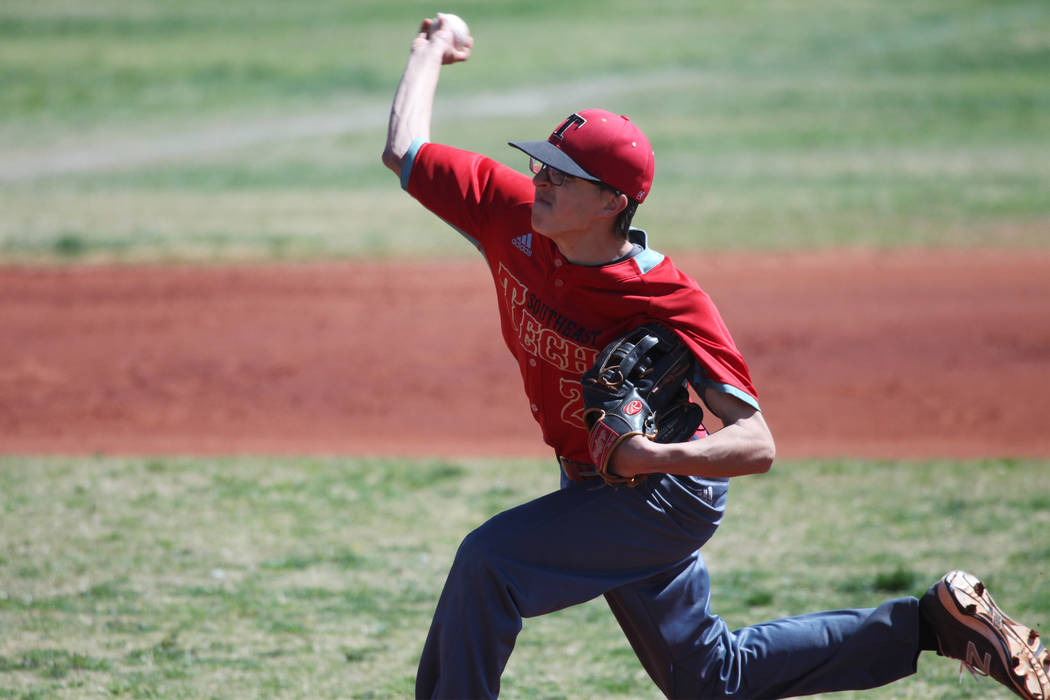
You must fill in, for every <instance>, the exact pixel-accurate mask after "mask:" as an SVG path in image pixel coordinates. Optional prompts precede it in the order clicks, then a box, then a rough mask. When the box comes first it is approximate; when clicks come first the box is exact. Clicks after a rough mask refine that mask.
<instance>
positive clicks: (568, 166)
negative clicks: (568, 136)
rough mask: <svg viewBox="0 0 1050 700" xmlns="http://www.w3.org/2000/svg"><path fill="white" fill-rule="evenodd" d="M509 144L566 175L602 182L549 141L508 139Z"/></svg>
mask: <svg viewBox="0 0 1050 700" xmlns="http://www.w3.org/2000/svg"><path fill="white" fill-rule="evenodd" d="M507 145H508V146H513V147H514V148H517V149H518V150H519V151H524V152H525V153H527V154H528V155H530V156H532V157H533V158H535V159H536V160H538V161H539V162H541V163H544V164H546V165H549V166H551V167H552V168H557V169H558V170H560V171H562V172H563V173H565V174H566V175H572V176H573V177H579V178H583V179H584V180H590V181H592V182H601V178H597V177H595V176H594V175H591V174H590V173H589V172H587V171H586V170H584V169H583V168H581V167H580V166H578V165H576V162H575V161H574V160H573V159H572V158H570V157H569V156H567V155H565V152H564V151H562V150H561V149H560V148H558V147H557V146H555V145H554V144H553V143H551V142H549V141H508V142H507Z"/></svg>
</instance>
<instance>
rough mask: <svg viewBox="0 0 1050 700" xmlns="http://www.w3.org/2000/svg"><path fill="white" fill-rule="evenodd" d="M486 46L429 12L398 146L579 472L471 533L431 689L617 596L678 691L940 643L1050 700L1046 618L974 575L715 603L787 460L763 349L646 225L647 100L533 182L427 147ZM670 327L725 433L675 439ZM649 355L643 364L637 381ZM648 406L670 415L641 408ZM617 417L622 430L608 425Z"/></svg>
mask: <svg viewBox="0 0 1050 700" xmlns="http://www.w3.org/2000/svg"><path fill="white" fill-rule="evenodd" d="M472 46H473V39H472V38H470V37H469V36H467V37H466V38H463V37H462V36H461V37H460V38H459V39H457V37H456V34H455V33H454V32H453V28H452V27H451V22H449V21H446V18H444V17H442V16H441V15H438V17H437V18H436V19H426V20H424V21H423V23H422V27H421V29H420V31H419V33H418V35H417V36H416V37H415V39H414V41H413V42H412V48H411V52H410V56H409V60H408V65H407V67H406V68H405V71H404V74H403V76H402V79H401V82H400V84H399V86H398V88H397V91H396V94H395V97H394V101H393V107H392V111H391V115H390V122H389V132H388V140H387V144H386V149H385V151H384V153H383V162H384V163H385V164H386V165H387V166H388V167H389V168H390V169H391V170H393V171H394V172H395V173H396V174H397V175H398V176H399V177H400V179H401V184H402V187H403V188H404V189H405V190H406V191H407V192H408V193H409V194H410V195H411V196H413V197H414V198H416V199H417V200H418V201H419V202H421V203H422V204H423V205H424V206H426V207H427V208H428V209H430V210H431V211H433V212H434V213H435V214H436V215H437V216H439V217H440V218H441V219H443V220H444V221H446V222H447V223H449V224H450V225H451V226H452V227H453V228H455V229H456V230H457V231H459V232H460V233H461V234H462V235H463V236H464V237H466V238H467V240H469V241H470V242H471V243H472V244H473V245H475V246H476V247H477V248H478V250H479V251H480V252H481V253H482V254H483V256H484V260H485V262H486V263H487V264H488V266H489V268H490V270H491V272H492V276H493V279H494V281H495V285H496V297H497V304H498V307H499V314H500V319H501V324H502V332H503V337H504V340H505V342H506V345H507V347H508V349H509V350H510V352H511V354H512V355H513V356H514V358H515V359H516V360H517V362H518V365H519V367H520V370H521V376H522V380H523V383H524V390H525V394H526V396H527V400H528V401H529V404H530V406H531V409H532V413H533V415H534V417H535V419H536V421H537V423H538V424H539V426H540V428H541V431H542V434H543V439H544V440H545V442H546V443H547V444H548V445H550V447H551V448H552V450H553V452H554V453H555V455H556V456H557V459H558V461H559V463H560V467H561V476H560V480H561V484H560V485H561V488H559V489H557V490H555V491H553V492H552V493H550V494H548V495H546V496H543V497H541V498H539V499H537V500H535V501H532V502H529V503H526V504H523V505H521V506H518V507H516V508H513V509H511V510H509V511H506V512H504V513H501V514H499V515H497V516H495V517H493V518H492V519H491V520H489V521H488V522H486V523H484V524H483V525H481V526H480V527H479V528H478V529H476V530H475V531H474V532H471V533H470V534H468V535H467V536H466V537H465V538H464V540H463V542H462V544H461V546H460V548H459V550H458V552H457V554H456V556H455V560H454V562H453V563H452V567H451V570H450V572H449V575H448V579H447V581H446V583H445V587H444V589H443V591H442V594H441V597H440V599H439V601H438V603H437V608H436V611H435V613H434V618H433V622H432V625H431V628H430V632H429V635H428V637H427V640H426V644H425V647H424V649H423V652H422V658H421V660H420V664H419V669H418V673H417V678H416V694H417V696H419V697H445V698H489V697H496V696H497V695H498V693H499V689H500V676H501V673H502V671H503V669H504V667H505V665H506V663H507V660H508V658H509V657H510V654H511V651H512V649H513V647H514V643H515V639H516V637H517V634H518V633H519V631H520V630H521V626H522V619H523V618H525V617H531V616H536V615H543V614H545V613H549V612H553V611H555V610H559V609H562V608H565V607H568V606H571V605H576V604H578V603H582V602H585V601H588V600H590V599H592V598H595V597H597V596H604V597H605V599H606V600H607V601H608V604H609V607H610V608H611V610H612V613H613V615H614V616H615V618H616V620H617V622H618V623H619V624H620V627H621V628H622V629H623V631H624V633H625V635H626V636H627V639H628V640H629V642H630V644H631V646H632V648H633V649H634V651H635V652H636V654H637V656H638V658H639V659H640V661H641V663H642V665H643V666H644V668H645V670H646V671H647V672H648V673H649V675H650V677H651V678H652V680H653V681H654V682H655V683H656V684H657V685H658V686H659V688H660V689H661V690H662V691H663V693H665V694H666V695H667V696H668V697H694V698H714V697H741V698H759V697H761V698H766V697H783V696H793V695H807V694H812V693H818V692H829V691H837V690H847V689H864V688H871V687H875V686H879V685H882V684H885V683H888V682H891V681H894V680H896V679H899V678H902V677H904V676H907V675H909V674H911V673H913V672H914V671H915V669H916V665H917V658H918V656H919V653H920V651H922V650H931V651H935V652H937V653H939V654H940V655H943V656H948V657H952V658H956V659H960V660H961V661H962V662H963V663H964V664H965V665H966V666H968V667H969V668H971V670H973V671H975V672H976V673H980V674H982V675H989V676H991V677H993V678H995V679H996V680H998V681H999V682H1000V683H1002V684H1004V685H1005V686H1006V687H1007V688H1009V689H1010V690H1012V691H1013V692H1015V693H1016V694H1018V695H1020V696H1021V697H1024V698H1030V699H1035V698H1040V699H1042V700H1048V699H1050V680H1048V678H1047V667H1048V665H1050V658H1048V654H1047V650H1046V649H1045V648H1044V647H1043V646H1042V645H1041V644H1040V642H1039V639H1038V635H1037V634H1036V633H1035V632H1033V631H1031V630H1030V629H1029V628H1027V627H1025V626H1023V625H1021V624H1019V623H1017V622H1015V621H1014V620H1012V619H1010V618H1009V617H1007V616H1006V615H1005V614H1004V613H1003V612H1002V610H1000V609H999V608H998V607H997V606H996V604H995V603H994V602H993V600H992V598H991V596H990V595H989V594H988V592H987V590H986V589H985V587H984V585H983V584H982V583H981V582H980V581H979V580H978V579H977V578H975V577H974V576H972V575H970V574H967V573H963V572H961V571H953V572H950V573H948V574H947V575H945V576H944V577H943V578H942V579H941V580H940V581H938V582H937V583H935V584H934V585H933V586H932V587H931V588H930V590H929V591H928V592H927V594H926V595H925V596H923V598H922V600H921V601H920V600H917V599H915V598H911V597H905V598H898V599H894V600H889V601H887V602H885V603H883V604H882V605H880V606H878V607H876V608H870V609H857V610H837V611H832V612H820V613H813V614H809V615H803V616H799V617H794V618H789V619H783V620H776V621H772V622H766V623H763V624H757V625H753V626H750V627H745V628H742V629H738V630H730V629H729V628H728V626H727V624H726V623H725V622H724V621H723V620H722V619H721V618H720V617H718V616H717V615H716V614H715V613H713V612H712V610H711V607H710V594H711V591H710V585H709V578H708V571H707V568H706V566H705V563H704V559H703V557H702V556H701V553H700V550H701V548H702V546H703V545H704V543H705V542H706V541H707V540H708V539H709V538H710V537H711V536H712V535H713V534H714V533H715V530H716V529H717V527H718V524H719V522H720V521H721V519H722V516H723V513H724V509H725V506H726V494H727V490H728V484H729V479H730V478H731V477H737V476H742V475H746V474H754V473H759V472H764V471H766V470H768V469H769V468H770V466H771V464H772V462H773V458H774V442H773V438H772V436H771V434H770V430H769V427H768V426H767V424H766V421H765V420H764V419H763V416H762V412H761V411H760V409H759V403H758V398H757V397H758V394H757V392H756V390H755V388H754V386H753V384H752V381H751V378H750V375H749V371H748V368H747V365H746V364H745V362H744V360H743V359H742V357H741V356H740V353H739V352H738V350H737V347H736V346H735V344H734V342H733V340H732V337H731V336H730V333H729V331H728V330H727V328H726V326H725V324H724V323H723V322H722V319H721V317H720V316H719V313H718V311H717V309H716V308H715V306H714V305H713V304H712V302H711V300H710V299H709V298H708V297H707V295H706V294H705V293H704V292H703V291H702V290H701V289H700V287H699V286H698V285H697V284H696V282H694V281H693V280H692V279H690V278H689V277H688V276H687V275H685V274H684V273H682V272H681V271H680V270H678V269H677V268H676V267H675V265H674V263H673V262H672V261H671V260H670V259H669V258H667V257H666V256H664V255H662V254H660V253H659V252H657V251H656V250H655V249H653V248H652V247H650V245H649V242H648V238H647V236H646V234H645V232H643V231H641V230H639V229H637V228H632V227H631V225H630V224H631V220H632V216H633V214H634V212H635V209H636V208H637V207H638V205H640V204H641V203H643V202H644V201H645V199H646V197H647V196H648V195H649V191H650V187H651V185H652V181H653V174H654V156H653V151H652V148H651V146H650V143H649V141H648V140H647V139H646V137H645V135H644V134H643V133H642V131H641V130H640V129H639V128H638V127H637V126H636V125H635V124H634V123H633V122H631V121H630V120H629V119H628V118H627V117H624V116H620V115H618V114H615V113H611V112H607V111H603V110H599V109H586V110H582V111H579V112H576V113H574V114H572V115H571V116H569V117H568V118H566V119H563V120H562V121H560V122H559V123H558V124H557V125H556V126H555V128H554V130H553V131H552V132H551V134H550V136H549V137H548V138H547V139H545V140H541V141H522V142H514V143H511V144H510V145H511V146H513V147H515V148H517V149H519V150H520V151H522V152H524V154H525V156H523V159H525V158H526V157H527V161H526V162H527V163H528V164H529V169H530V171H531V177H530V176H529V175H525V174H522V173H520V172H518V171H516V170H514V169H512V168H509V167H506V166H504V165H501V164H500V163H498V162H496V161H494V160H492V159H490V158H487V157H484V156H482V155H479V154H476V153H470V152H467V151H463V150H459V149H456V148H452V147H450V146H446V145H441V144H438V143H431V142H430V141H429V138H430V118H431V111H432V106H433V99H434V93H435V89H436V86H437V82H438V76H439V73H440V70H441V66H442V65H443V64H450V63H456V62H459V61H465V60H467V59H468V58H469V57H470V53H471V48H472ZM639 327H641V328H642V329H643V330H642V332H641V335H638V334H637V331H636V329H638V328H639ZM660 328H664V329H670V330H672V331H673V332H671V333H668V334H661V333H660V332H659V330H658V329H660ZM654 329H657V330H654ZM631 332H635V333H636V334H635V335H634V336H631V335H629V334H630V333H631ZM625 334H628V335H626V336H625ZM624 338H628V340H625V339H624ZM668 343H670V344H672V345H673V344H676V343H677V344H679V346H680V347H685V348H687V350H688V355H689V366H690V367H691V369H690V371H689V376H688V377H687V378H688V380H689V383H690V384H691V386H692V387H693V389H694V391H695V393H696V394H697V395H698V396H699V397H700V398H701V399H702V401H703V404H705V405H706V408H707V410H708V411H710V412H711V413H714V414H715V415H717V416H718V417H719V418H720V419H721V421H722V423H723V425H724V427H722V428H721V429H719V430H717V431H714V432H712V433H710V434H707V433H706V431H705V430H704V429H703V427H702V426H696V429H695V435H694V436H693V439H688V438H686V439H684V440H673V441H661V440H660V437H659V436H661V435H664V434H665V433H666V430H665V427H666V426H668V425H672V424H674V426H675V429H676V430H677V429H678V428H680V427H681V425H682V421H678V419H677V418H676V417H675V416H678V415H685V414H687V413H689V411H688V410H687V411H685V412H684V413H681V414H679V413H677V411H679V410H680V408H681V406H682V404H681V403H680V399H681V396H682V392H681V391H679V389H678V387H677V386H676V385H675V383H676V382H677V380H678V378H679V377H680V376H681V375H680V374H674V372H676V371H678V370H677V369H676V370H673V371H672V370H666V371H667V372H670V373H671V374H672V375H673V376H672V378H673V380H674V381H672V382H670V383H663V382H662V380H661V383H659V384H658V386H652V385H651V384H652V383H651V382H650V383H649V384H647V383H646V382H648V379H647V378H648V377H651V375H652V372H653V368H654V367H657V366H661V367H665V368H666V365H661V364H660V363H661V362H662V360H661V359H659V358H657V359H654V360H651V361H650V359H649V358H648V355H647V353H651V352H653V351H654V350H655V348H658V347H661V346H665V345H667V344H668ZM628 365H631V366H639V367H642V370H641V371H638V372H633V371H632V373H631V374H632V377H634V378H633V379H631V378H627V377H625V376H620V375H624V374H626V373H627V371H628V370H626V369H624V367H625V366H628ZM681 366H682V365H681V363H677V364H674V367H676V368H678V367H681ZM664 371H665V369H661V370H660V372H664ZM625 383H626V388H625ZM658 391H659V392H660V393H657V392H658ZM603 392H604V393H603ZM625 392H626V393H625ZM594 396H598V398H597V399H595V398H593V397H594ZM624 396H626V397H627V399H629V400H627V399H624V400H623V401H622V402H621V403H616V402H617V401H620V399H621V398H622V397H624ZM675 397H678V398H677V399H675V401H670V400H669V399H674V398H675ZM606 400H608V401H610V403H607V404H602V403H601V402H602V401H606ZM621 408H622V409H623V410H622V411H621V410H620V409H621ZM649 408H652V410H653V411H654V412H655V416H649V417H648V418H645V420H643V421H642V422H641V423H639V424H638V425H633V424H631V421H632V420H634V418H635V416H643V417H645V416H646V415H647V413H648V412H649V411H648V410H647V409H649ZM694 408H696V410H697V411H699V408H698V407H694ZM643 409H646V410H643ZM618 411H619V413H620V414H622V415H619V416H618V415H617V413H618ZM672 413H673V415H672ZM694 413H695V411H694ZM668 416H670V417H668ZM618 417H619V418H622V419H623V420H622V421H621V424H619V426H620V427H617V424H614V423H612V422H610V421H611V420H612V419H615V418H618ZM653 421H655V425H656V428H655V429H653V425H654V423H653ZM624 425H627V426H628V427H623V426H624ZM651 429H652V430H651ZM689 430H690V432H693V430H692V427H691V426H690V427H689ZM654 435H655V436H656V437H655V439H654Z"/></svg>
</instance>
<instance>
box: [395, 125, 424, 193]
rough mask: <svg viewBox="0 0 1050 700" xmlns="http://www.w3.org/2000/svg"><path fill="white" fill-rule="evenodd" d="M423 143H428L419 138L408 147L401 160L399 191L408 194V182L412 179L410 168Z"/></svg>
mask: <svg viewBox="0 0 1050 700" xmlns="http://www.w3.org/2000/svg"><path fill="white" fill-rule="evenodd" d="M425 143H429V142H428V141H427V140H426V139H425V138H423V137H422V136H420V137H419V138H418V139H416V140H415V141H413V142H412V145H411V146H409V147H408V152H407V153H406V154H405V157H404V158H402V159H401V189H403V190H404V191H405V192H408V181H409V180H410V179H411V178H412V166H413V165H414V164H415V162H416V154H417V153H419V149H420V148H422V147H423V144H425Z"/></svg>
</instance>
